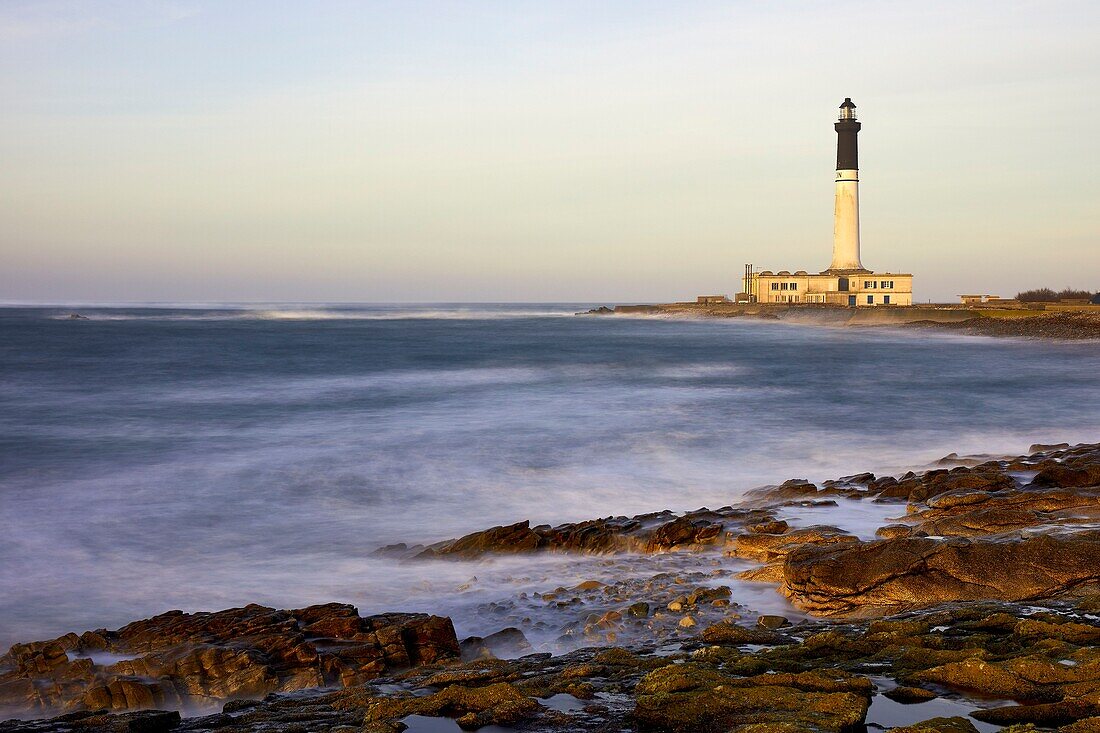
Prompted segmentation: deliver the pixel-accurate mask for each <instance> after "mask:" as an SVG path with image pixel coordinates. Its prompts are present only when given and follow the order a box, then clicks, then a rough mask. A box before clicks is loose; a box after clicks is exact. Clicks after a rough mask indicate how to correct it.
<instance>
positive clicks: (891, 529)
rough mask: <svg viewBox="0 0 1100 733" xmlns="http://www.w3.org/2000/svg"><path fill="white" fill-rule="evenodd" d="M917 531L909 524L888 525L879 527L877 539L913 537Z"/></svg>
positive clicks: (876, 533)
mask: <svg viewBox="0 0 1100 733" xmlns="http://www.w3.org/2000/svg"><path fill="white" fill-rule="evenodd" d="M916 534H917V531H916V530H915V529H914V528H913V527H912V526H910V525H908V524H888V525H886V526H885V527H879V528H878V529H876V530H875V536H876V537H882V538H883V539H893V538H894V537H911V536H913V535H916ZM926 534H927V533H924V532H921V533H920V535H926Z"/></svg>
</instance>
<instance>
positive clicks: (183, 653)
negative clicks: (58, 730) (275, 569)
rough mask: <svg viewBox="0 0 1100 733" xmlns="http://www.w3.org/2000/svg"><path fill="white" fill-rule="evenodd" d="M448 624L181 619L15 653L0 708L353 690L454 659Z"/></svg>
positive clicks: (328, 617)
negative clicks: (417, 667)
mask: <svg viewBox="0 0 1100 733" xmlns="http://www.w3.org/2000/svg"><path fill="white" fill-rule="evenodd" d="M458 655H459V647H458V640H457V639H456V638H455V632H454V627H453V626H452V624H451V621H450V619H447V618H441V617H438V616H428V615H424V614H384V615H380V616H370V617H366V618H363V617H360V616H359V614H358V612H357V611H356V609H355V608H354V607H352V606H349V605H344V604H337V603H332V604H327V605H320V606H310V607H308V608H302V609H297V610H291V611H280V610H276V609H273V608H266V607H264V606H256V605H252V606H246V607H244V608H234V609H228V610H225V611H218V612H216V613H194V614H185V613H183V612H181V611H171V612H169V613H165V614H162V615H160V616H155V617H153V618H150V619H145V620H143V621H136V622H134V623H132V624H129V625H127V626H124V627H122V628H121V629H118V630H117V631H107V630H105V629H100V630H98V631H89V632H85V633H83V634H81V635H79V636H78V635H77V634H68V635H66V636H63V637H60V638H58V639H53V640H51V641H41V642H34V643H31V644H16V645H14V646H13V647H12V648H11V649H10V650H9V651H8V653H7V654H5V655H4V656H3V657H2V658H0V707H4V708H10V709H20V710H41V711H50V710H73V711H84V710H100V709H106V710H125V709H140V708H156V707H171V708H183V709H185V708H188V707H191V706H196V705H203V704H206V703H208V702H209V701H211V700H227V699H233V698H242V697H243V698H247V697H261V696H263V695H265V694H267V693H270V692H287V691H292V690H299V689H307V688H318V687H325V686H337V687H351V686H355V685H358V684H361V683H362V682H365V681H367V680H369V679H372V678H375V677H378V676H380V675H382V674H384V673H386V672H387V671H389V670H393V669H404V668H407V667H411V666H415V665H418V664H423V663H428V662H435V661H438V660H440V659H448V658H457V657H458Z"/></svg>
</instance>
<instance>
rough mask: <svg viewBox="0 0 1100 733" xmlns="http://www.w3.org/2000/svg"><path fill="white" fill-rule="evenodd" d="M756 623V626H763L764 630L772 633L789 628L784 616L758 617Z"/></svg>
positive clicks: (788, 622) (789, 623)
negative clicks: (769, 630) (785, 627)
mask: <svg viewBox="0 0 1100 733" xmlns="http://www.w3.org/2000/svg"><path fill="white" fill-rule="evenodd" d="M756 623H757V625H758V626H763V627H764V628H765V629H771V630H772V631H774V630H776V629H781V628H783V627H784V626H790V625H791V622H790V621H788V620H787V618H786V617H785V616H768V615H764V616H760V617H759V618H757V619H756Z"/></svg>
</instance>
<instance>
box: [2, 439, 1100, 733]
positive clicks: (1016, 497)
mask: <svg viewBox="0 0 1100 733" xmlns="http://www.w3.org/2000/svg"><path fill="white" fill-rule="evenodd" d="M1098 482H1100V445H1077V446H1070V445H1067V444H1059V445H1050V446H1033V450H1032V453H1031V454H1030V455H1027V456H1019V457H1015V458H1004V459H991V458H990V457H989V456H957V455H953V456H948V457H946V458H945V459H944V460H942V461H940V462H939V465H937V466H934V467H932V468H931V470H928V471H924V472H909V473H906V474H902V475H900V476H882V477H876V476H874V475H871V474H856V475H853V476H848V477H844V478H841V479H837V480H835V481H829V482H824V483H823V484H821V485H817V484H813V483H811V482H808V481H805V480H802V479H796V480H792V481H788V482H786V483H784V484H781V485H778V486H773V487H764V488H762V489H760V490H757V491H754V492H752V493H751V495H750V496H747V497H746V499H745V501H744V503H742V504H740V505H737V506H730V507H723V508H720V509H717V510H710V509H699V510H696V511H694V512H688V513H685V514H676V513H673V512H659V513H654V514H647V515H639V516H636V517H629V518H628V517H612V518H605V519H599V520H592V521H591V522H580V523H573V524H566V525H559V526H557V527H550V526H546V525H541V526H534V527H532V526H531V525H530V524H529V523H528V522H520V523H517V524H513V525H508V526H503V527H495V528H491V529H489V530H485V531H482V532H475V533H472V534H470V535H467V536H465V537H462V538H459V539H456V540H449V541H446V542H441V543H437V544H435V545H432V546H430V547H422V546H414V547H407V546H404V545H401V546H394V547H390V548H384V549H383V550H382V551H380V552H381V554H383V555H386V556H389V557H395V558H399V559H400V561H401V562H405V561H407V562H432V561H439V560H441V559H447V560H451V561H456V562H463V561H470V560H477V562H480V563H484V562H491V560H492V557H493V556H494V555H509V556H513V557H514V556H516V555H521V554H538V553H559V554H565V555H574V556H586V555H592V556H595V557H596V558H597V559H596V560H595V563H594V564H592V563H590V564H588V565H586V566H585V567H587V568H590V569H591V570H592V571H593V574H592V575H591V576H589V577H588V578H586V579H584V580H580V581H579V582H578V581H573V582H572V583H571V584H567V585H560V586H553V587H543V588H540V589H539V590H537V591H534V592H528V591H524V592H522V593H517V594H516V595H514V596H513V597H511V598H503V599H497V600H494V601H492V602H486V603H483V604H481V605H479V606H478V608H477V612H478V614H479V617H481V618H482V619H483V623H482V627H483V628H486V630H485V631H481V632H480V634H481V635H479V636H471V637H468V638H466V639H464V640H463V642H462V643H461V645H460V643H459V642H458V640H457V639H456V637H455V633H454V628H453V626H452V624H451V622H450V620H448V619H445V618H440V617H433V616H427V615H424V614H383V615H379V616H369V617H365V618H363V617H360V616H359V615H358V613H357V612H356V611H355V609H354V608H352V607H350V606H343V605H340V604H328V605H324V606H312V607H309V608H305V609H298V610H290V611H278V610H275V609H270V608H264V607H260V606H248V607H245V608H243V609H230V610H227V611H221V612H217V613H204V614H182V613H180V612H171V613H168V614H163V615H161V616H157V617H154V618H152V619H147V620H145V621H140V622H136V623H133V624H130V625H128V626H126V627H123V628H122V629H119V630H117V631H112V632H108V631H104V630H99V631H95V632H86V633H85V634H82V635H76V634H69V635H66V636H63V637H60V638H58V639H55V640H51V641H48V642H36V643H32V644H18V645H15V646H14V647H12V650H11V651H9V652H8V653H7V654H6V655H5V656H4V657H2V658H0V701H2V704H3V705H4V706H6V709H8V710H10V711H12V713H13V714H19V715H20V716H22V717H24V718H25V717H34V716H35V714H36V713H37V714H38V715H39V716H40V717H41V715H43V714H54V713H58V712H63V713H66V714H65V715H63V716H61V717H55V718H52V719H44V720H19V721H10V722H7V723H0V731H12V733H15V732H19V733H27V732H29V731H77V730H84V731H94V730H103V731H107V730H111V731H114V730H119V731H122V730H134V731H138V730H148V731H160V730H193V731H207V730H211V731H212V730H230V731H292V730H293V731H314V730H316V731H322V730H324V731H329V730H348V731H351V730H357V731H369V732H371V733H391V732H393V731H399V730H403V729H404V726H406V725H412V730H413V731H416V730H426V729H424V728H422V727H418V726H422V723H421V722H418V721H423V720H425V719H426V718H425V717H422V716H430V717H431V718H439V717H441V718H449V719H451V720H453V721H454V722H455V724H456V725H458V726H460V727H462V728H466V729H476V728H481V727H485V726H497V728H496V729H502V728H503V729H510V730H519V731H523V730H531V731H535V730H539V731H567V730H568V731H585V730H591V731H621V730H642V731H647V730H648V731H688V730H691V731H695V730H698V731H743V732H745V733H748V732H749V731H752V732H754V733H771V732H772V731H783V732H787V731H863V730H880V729H885V728H890V729H893V730H897V731H975V730H978V731H982V732H983V733H984V732H985V731H990V730H994V729H996V728H995V727H996V726H1005V728H1004V729H1005V730H1011V731H1013V733H1015V732H1016V731H1025V730H1062V731H1067V732H1068V733H1080V732H1082V731H1090V730H1096V725H1097V721H1098V720H1100V654H1098V651H1097V646H1098V642H1100V593H1098V592H1097V585H1098V583H1100V509H1098V506H1100V483H1098ZM855 513H861V516H866V517H874V518H876V520H875V521H876V524H875V525H872V529H871V532H870V533H868V532H867V531H866V530H865V529H864V530H860V529H858V528H856V527H854V526H853V525H851V524H848V523H845V521H844V520H845V519H846V518H847V517H848V515H850V514H855ZM643 559H644V560H645V561H644V562H642V560H643ZM647 568H650V569H651V570H649V571H648V572H647V570H646V569H647ZM597 570H598V571H599V572H598V573H597V572H595V571H597ZM468 585H471V586H472V587H474V588H476V586H477V578H476V577H475V578H471V581H470V583H469V584H468ZM471 592H472V591H471ZM765 596H768V597H771V598H773V599H774V601H773V602H774V603H775V604H776V605H775V606H766V607H761V603H762V602H763V599H764V598H765ZM784 597H785V598H786V599H788V600H789V601H790V604H793V605H788V604H787V603H786V602H785V601H784V600H783V599H784ZM768 609H773V610H768ZM815 617H827V618H815ZM869 617H875V618H876V619H877V620H872V619H871V618H869ZM548 639H549V640H550V641H547V640H548ZM548 651H553V652H558V653H557V654H554V655H551V654H550V653H546V652H548ZM883 703H885V704H883ZM890 706H893V707H890ZM157 708H160V709H161V710H157ZM179 710H183V711H184V716H183V717H182V718H181V717H179V714H178V712H176V711H179ZM899 710H904V715H902V714H901V713H899V712H898V711H899ZM1008 726H1015V727H1008ZM439 730H442V729H439Z"/></svg>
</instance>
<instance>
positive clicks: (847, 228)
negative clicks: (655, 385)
mask: <svg viewBox="0 0 1100 733" xmlns="http://www.w3.org/2000/svg"><path fill="white" fill-rule="evenodd" d="M855 110H856V106H855V105H854V104H852V100H851V98H850V97H845V99H844V103H843V104H841V105H840V119H838V120H837V121H836V123H835V124H834V125H833V129H835V130H836V135H837V138H836V200H835V202H834V209H833V262H832V264H831V265H829V269H827V270H824V271H823V272H819V273H809V272H806V271H805V270H795V271H794V272H791V271H790V270H780V271H778V272H772V271H771V270H760V271H754V270H753V266H752V265H746V266H745V292H744V293H739V294H738V295H739V296H741V295H744V296H745V298H746V299H747V300H748V302H750V303H771V304H773V305H776V306H778V305H780V304H782V305H783V306H784V307H790V306H792V305H795V306H800V305H803V304H807V303H808V304H812V305H833V306H846V307H848V308H865V307H867V306H908V305H912V304H913V275H912V273H908V272H891V271H889V270H887V271H886V272H881V271H875V270H868V269H867V268H866V267H864V266H863V262H862V261H861V260H860V257H859V148H858V145H857V142H856V136H857V135H858V134H859V129H860V124H859V122H857V121H856V111H855Z"/></svg>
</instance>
